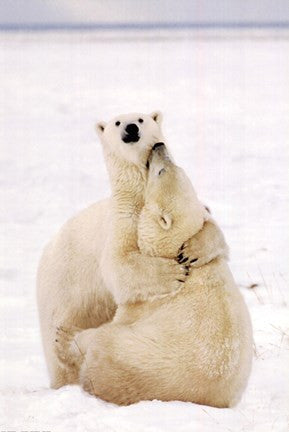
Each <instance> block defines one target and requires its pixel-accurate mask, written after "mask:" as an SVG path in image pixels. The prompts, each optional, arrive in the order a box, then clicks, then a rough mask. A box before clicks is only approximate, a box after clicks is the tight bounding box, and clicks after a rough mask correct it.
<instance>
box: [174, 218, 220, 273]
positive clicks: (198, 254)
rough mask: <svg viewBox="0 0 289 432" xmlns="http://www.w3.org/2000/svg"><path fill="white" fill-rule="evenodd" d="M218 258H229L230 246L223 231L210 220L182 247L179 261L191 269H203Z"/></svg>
mask: <svg viewBox="0 0 289 432" xmlns="http://www.w3.org/2000/svg"><path fill="white" fill-rule="evenodd" d="M217 257H223V258H228V246H227V244H226V241H225V238H224V235H223V233H222V231H221V229H220V228H219V227H218V225H217V224H216V223H215V221H214V220H213V219H209V220H207V221H205V222H204V225H203V227H202V229H201V230H200V231H199V232H198V233H197V234H196V235H194V236H193V237H191V238H190V239H189V240H187V241H186V242H185V243H184V244H183V245H182V246H181V248H180V250H179V254H178V257H177V260H178V262H179V263H180V264H183V265H186V266H187V267H188V268H191V267H201V266H203V265H204V264H207V263H208V262H210V261H212V260H213V259H215V258H217Z"/></svg>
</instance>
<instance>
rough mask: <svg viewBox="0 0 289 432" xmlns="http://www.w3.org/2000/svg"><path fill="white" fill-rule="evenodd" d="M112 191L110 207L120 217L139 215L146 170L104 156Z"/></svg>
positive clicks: (142, 203)
mask: <svg viewBox="0 0 289 432" xmlns="http://www.w3.org/2000/svg"><path fill="white" fill-rule="evenodd" d="M106 161H107V165H108V172H109V178H110V184H111V190H112V196H111V199H112V206H113V209H114V211H115V212H116V213H119V214H121V215H124V214H125V215H128V216H133V215H139V214H140V212H141V209H142V208H143V206H144V192H145V185H146V177H147V172H146V171H147V170H146V168H145V167H138V166H137V165H135V164H133V163H131V162H128V161H125V160H121V159H119V158H118V157H116V156H115V155H114V154H111V153H110V154H108V155H106Z"/></svg>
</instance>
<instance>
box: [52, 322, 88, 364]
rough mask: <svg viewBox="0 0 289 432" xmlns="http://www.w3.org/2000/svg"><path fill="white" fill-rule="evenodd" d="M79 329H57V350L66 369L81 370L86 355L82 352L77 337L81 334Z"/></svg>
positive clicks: (61, 327) (62, 327)
mask: <svg viewBox="0 0 289 432" xmlns="http://www.w3.org/2000/svg"><path fill="white" fill-rule="evenodd" d="M81 331H82V329H81V328H78V327H74V326H73V327H69V328H68V327H64V326H59V327H57V328H56V339H55V349H56V354H57V357H58V359H59V361H60V362H61V363H62V364H63V365H64V366H66V367H73V368H80V366H81V364H82V362H83V359H84V354H83V353H82V352H81V350H80V348H79V346H78V344H77V341H76V338H75V336H76V335H77V334H78V333H79V332H81Z"/></svg>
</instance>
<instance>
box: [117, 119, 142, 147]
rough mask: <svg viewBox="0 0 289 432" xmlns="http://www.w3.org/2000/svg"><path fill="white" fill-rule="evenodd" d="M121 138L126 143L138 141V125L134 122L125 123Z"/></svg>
mask: <svg viewBox="0 0 289 432" xmlns="http://www.w3.org/2000/svg"><path fill="white" fill-rule="evenodd" d="M121 139H122V141H123V142H125V143H127V144H129V143H135V142H138V141H139V139H140V134H139V128H138V126H137V125H136V124H135V123H130V124H128V125H126V127H125V128H124V131H123V134H122V137H121Z"/></svg>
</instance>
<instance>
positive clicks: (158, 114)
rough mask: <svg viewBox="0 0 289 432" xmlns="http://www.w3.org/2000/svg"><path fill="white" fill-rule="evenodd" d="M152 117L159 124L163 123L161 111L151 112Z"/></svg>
mask: <svg viewBox="0 0 289 432" xmlns="http://www.w3.org/2000/svg"><path fill="white" fill-rule="evenodd" d="M150 116H151V118H152V119H153V120H154V121H155V122H156V123H158V124H161V122H162V120H163V115H162V113H161V112H160V111H154V112H152V113H151V114H150Z"/></svg>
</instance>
